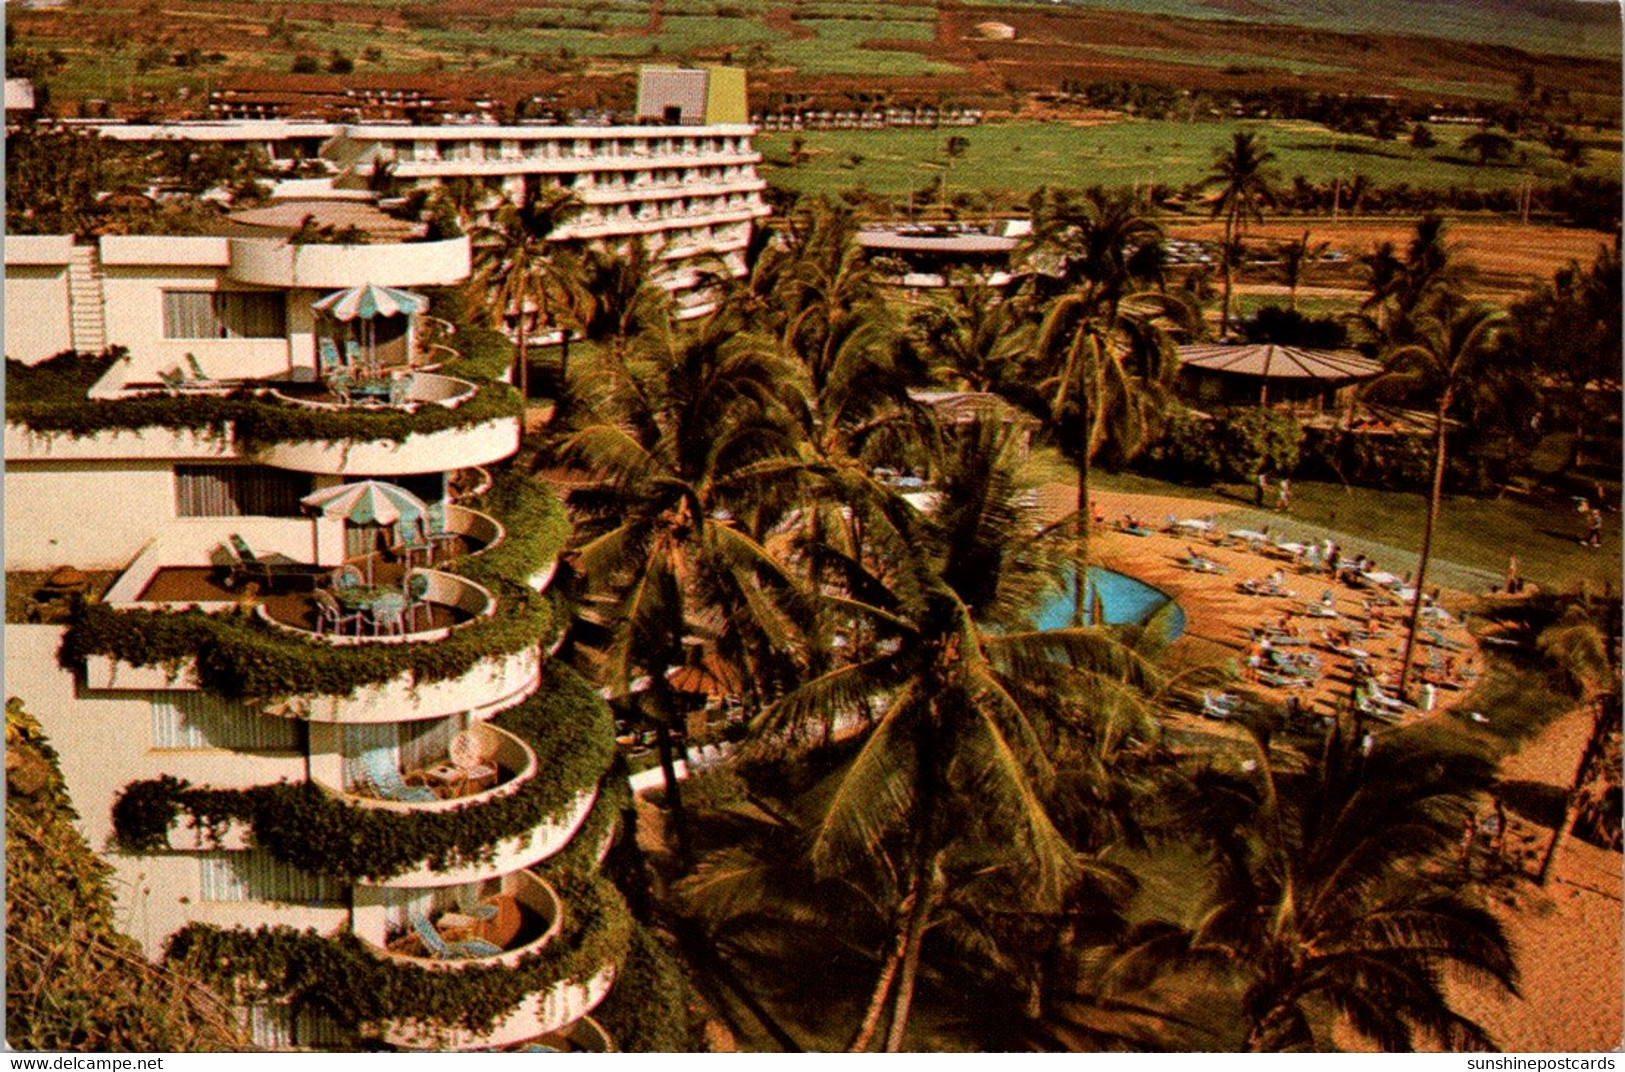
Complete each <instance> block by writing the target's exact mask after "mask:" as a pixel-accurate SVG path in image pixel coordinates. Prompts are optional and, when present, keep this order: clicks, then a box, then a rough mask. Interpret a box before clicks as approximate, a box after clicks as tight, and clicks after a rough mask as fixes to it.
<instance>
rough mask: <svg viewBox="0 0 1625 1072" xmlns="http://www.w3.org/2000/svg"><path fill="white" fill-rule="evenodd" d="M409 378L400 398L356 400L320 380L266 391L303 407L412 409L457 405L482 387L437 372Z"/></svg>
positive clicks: (452, 407) (272, 395)
mask: <svg viewBox="0 0 1625 1072" xmlns="http://www.w3.org/2000/svg"><path fill="white" fill-rule="evenodd" d="M409 375H410V382H409V383H408V384H407V386H406V389H405V391H404V392H402V393H401V394H400V395H399V399H398V400H397V401H372V400H362V401H357V400H355V399H354V398H352V399H351V400H350V401H345V400H343V399H341V398H339V397H338V396H337V395H335V394H333V393H332V392H331V391H330V390H329V389H328V388H327V386H326V385H324V384H321V383H309V384H301V385H299V386H298V387H295V386H293V385H291V384H289V385H283V386H282V387H272V388H269V389H268V390H267V392H266V393H267V394H268V395H269V396H270V397H272V398H274V399H276V400H277V401H278V402H281V403H283V404H285V405H289V406H298V407H299V408H301V409H315V410H329V411H333V410H347V409H397V410H401V411H403V412H407V413H410V412H412V411H414V410H416V409H417V408H418V407H419V406H424V405H435V406H443V407H445V408H446V409H456V408H457V407H458V406H460V405H462V404H463V403H464V402H467V401H468V400H469V399H471V398H473V397H474V395H475V394H476V393H478V391H479V386H478V385H477V384H473V383H470V382H469V381H468V380H460V379H458V378H457V377H455V376H445V375H441V374H440V373H437V372H411V373H409Z"/></svg>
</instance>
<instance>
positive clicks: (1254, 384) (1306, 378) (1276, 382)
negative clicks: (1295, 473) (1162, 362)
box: [1179, 343, 1382, 410]
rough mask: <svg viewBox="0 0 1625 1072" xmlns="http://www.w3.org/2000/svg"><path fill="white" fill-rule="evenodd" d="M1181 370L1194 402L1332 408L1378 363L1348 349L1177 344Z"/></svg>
mask: <svg viewBox="0 0 1625 1072" xmlns="http://www.w3.org/2000/svg"><path fill="white" fill-rule="evenodd" d="M1179 363H1180V372H1181V375H1182V376H1183V378H1184V379H1185V381H1186V383H1187V384H1188V385H1189V386H1190V390H1191V392H1192V395H1193V397H1194V399H1195V401H1196V402H1197V404H1198V405H1201V404H1209V405H1213V404H1219V405H1259V406H1263V405H1271V404H1273V405H1281V406H1290V407H1292V408H1294V409H1307V410H1318V409H1335V408H1337V407H1338V406H1340V405H1342V404H1343V403H1345V402H1346V401H1348V397H1349V392H1350V391H1352V390H1353V388H1354V387H1356V386H1357V385H1358V384H1360V383H1361V382H1363V381H1365V380H1369V379H1370V378H1371V377H1373V376H1375V375H1376V374H1377V373H1379V372H1381V371H1382V366H1381V365H1379V364H1377V363H1376V362H1375V361H1372V360H1371V359H1369V358H1367V357H1363V356H1361V355H1360V354H1357V353H1354V352H1353V351H1350V350H1308V349H1303V348H1301V347H1296V346H1280V345H1276V344H1274V343H1259V344H1255V345H1242V346H1237V345H1223V344H1221V345H1199V346H1181V347H1180V348H1179Z"/></svg>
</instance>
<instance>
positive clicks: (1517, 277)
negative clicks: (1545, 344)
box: [1168, 218, 1608, 300]
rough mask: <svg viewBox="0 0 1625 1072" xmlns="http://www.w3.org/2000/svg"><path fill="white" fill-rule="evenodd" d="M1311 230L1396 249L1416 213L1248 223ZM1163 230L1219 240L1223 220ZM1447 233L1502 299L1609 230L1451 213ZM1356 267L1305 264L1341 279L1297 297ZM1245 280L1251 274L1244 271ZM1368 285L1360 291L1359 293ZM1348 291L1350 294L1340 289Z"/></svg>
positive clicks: (1590, 250)
mask: <svg viewBox="0 0 1625 1072" xmlns="http://www.w3.org/2000/svg"><path fill="white" fill-rule="evenodd" d="M1304 231H1308V232H1309V233H1310V241H1312V242H1330V243H1331V244H1332V245H1333V246H1334V247H1335V248H1337V249H1340V250H1342V251H1343V252H1344V253H1347V254H1348V255H1349V257H1350V258H1358V257H1360V256H1362V255H1364V254H1366V253H1369V252H1371V250H1372V249H1373V248H1375V247H1376V246H1377V244H1378V243H1380V242H1385V241H1386V242H1392V243H1394V246H1395V247H1396V249H1398V250H1399V252H1400V253H1401V254H1403V253H1404V250H1405V246H1406V244H1407V243H1408V242H1409V241H1410V239H1411V236H1412V234H1414V233H1415V226H1414V223H1413V221H1411V220H1406V219H1402V218H1397V219H1396V218H1386V219H1355V220H1346V219H1344V220H1337V221H1336V222H1333V221H1332V220H1330V219H1281V220H1265V222H1264V223H1262V224H1254V225H1253V226H1251V227H1249V228H1248V229H1247V237H1248V239H1249V241H1251V242H1253V243H1255V244H1256V243H1259V242H1264V241H1266V240H1267V241H1274V242H1290V241H1295V240H1296V239H1298V238H1300V237H1301V236H1302V235H1303V232H1304ZM1168 233H1169V235H1170V236H1171V237H1174V238H1196V239H1208V240H1217V239H1218V238H1219V237H1220V236H1221V235H1222V233H1223V226H1222V224H1220V223H1217V222H1209V223H1187V222H1175V223H1172V224H1170V226H1169V228H1168ZM1446 241H1447V243H1448V244H1449V245H1450V246H1451V247H1452V248H1453V249H1454V250H1455V252H1456V255H1457V257H1458V258H1459V259H1460V260H1461V261H1464V262H1465V263H1467V264H1468V265H1470V266H1471V267H1472V269H1473V274H1472V276H1470V278H1469V289H1470V290H1471V291H1472V292H1473V293H1474V294H1475V295H1479V296H1483V297H1489V298H1496V299H1499V300H1507V299H1510V298H1512V297H1515V296H1517V295H1519V294H1522V293H1526V292H1528V291H1530V290H1533V289H1534V288H1535V287H1537V286H1539V285H1541V284H1543V283H1549V282H1551V278H1552V273H1554V272H1556V271H1557V270H1558V269H1560V268H1564V267H1566V266H1567V265H1568V264H1569V262H1570V261H1578V262H1579V263H1580V264H1581V265H1582V266H1583V265H1589V264H1590V263H1591V262H1592V260H1594V259H1595V258H1596V256H1597V250H1598V249H1599V248H1600V247H1602V246H1603V245H1604V244H1605V243H1606V242H1607V241H1608V236H1606V235H1604V234H1602V233H1601V232H1599V231H1586V230H1580V229H1578V228H1572V227H1552V226H1547V225H1545V224H1538V223H1530V224H1519V223H1491V222H1488V221H1483V220H1452V221H1451V222H1450V225H1449V228H1448V229H1447V231H1446ZM1351 271H1353V272H1356V273H1357V269H1355V268H1352V267H1350V266H1343V267H1339V268H1332V267H1330V266H1328V267H1325V268H1312V269H1310V271H1309V273H1308V276H1309V280H1306V283H1307V282H1310V281H1314V280H1320V281H1322V282H1324V281H1325V280H1326V279H1327V278H1330V279H1337V280H1339V286H1338V287H1334V288H1331V289H1328V290H1326V291H1321V290H1319V288H1318V287H1310V286H1307V285H1306V286H1305V287H1301V288H1300V289H1299V291H1298V294H1299V297H1306V296H1309V295H1312V294H1316V293H1325V294H1326V295H1327V296H1328V297H1330V296H1336V295H1339V294H1341V293H1342V291H1344V290H1346V289H1347V287H1348V285H1349V283H1348V279H1349V273H1350V272H1351ZM1248 279H1249V281H1251V279H1252V276H1251V274H1249V276H1248ZM1365 293H1366V292H1365V291H1361V292H1360V296H1362V297H1363V296H1364V294H1365ZM1344 296H1347V295H1344Z"/></svg>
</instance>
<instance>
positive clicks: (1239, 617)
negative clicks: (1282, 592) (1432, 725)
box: [1039, 484, 1482, 736]
mask: <svg viewBox="0 0 1625 1072" xmlns="http://www.w3.org/2000/svg"><path fill="white" fill-rule="evenodd" d="M1074 494H1075V489H1073V488H1072V486H1071V485H1056V484H1052V485H1048V486H1046V487H1044V488H1042V489H1040V492H1039V510H1040V513H1041V515H1042V518H1043V520H1045V521H1046V522H1052V521H1054V520H1057V519H1059V518H1061V517H1064V516H1066V515H1067V514H1068V513H1070V512H1071V511H1072V507H1073V503H1074V501H1075V500H1074V498H1073V496H1074ZM1090 498H1091V502H1092V503H1093V504H1094V506H1095V512H1096V513H1097V515H1099V516H1104V517H1106V518H1108V519H1117V518H1120V517H1122V516H1123V515H1125V514H1130V515H1133V516H1134V517H1136V518H1138V519H1141V520H1144V521H1146V522H1148V523H1150V524H1151V525H1152V526H1154V527H1156V528H1158V529H1160V526H1161V525H1162V523H1163V520H1164V519H1166V518H1167V517H1169V516H1174V517H1181V518H1184V517H1208V516H1213V517H1214V518H1215V521H1216V523H1217V527H1218V528H1221V529H1222V528H1225V527H1226V524H1225V519H1224V515H1225V514H1226V513H1229V512H1231V511H1229V510H1226V508H1225V507H1224V506H1222V505H1219V504H1214V503H1209V502H1197V501H1194V500H1188V499H1174V498H1168V497H1164V496H1150V495H1133V494H1127V493H1120V492H1104V491H1097V492H1091V495H1090ZM1238 527H1244V526H1242V525H1241V523H1240V520H1239V519H1238ZM1187 547H1189V548H1194V549H1195V550H1197V551H1198V552H1200V553H1201V554H1202V555H1203V556H1205V557H1207V558H1210V559H1212V560H1213V561H1215V562H1217V563H1218V564H1219V565H1220V566H1222V567H1224V568H1225V569H1226V570H1227V571H1228V572H1226V573H1222V574H1213V573H1202V572H1198V571H1196V570H1193V569H1190V568H1188V567H1186V566H1184V565H1182V564H1181V560H1182V559H1183V558H1184V557H1185V554H1186V548H1187ZM1089 551H1090V558H1091V560H1092V561H1093V562H1094V563H1095V564H1097V565H1100V566H1104V567H1105V568H1107V569H1111V570H1116V571H1117V572H1119V573H1123V574H1127V575H1128V576H1130V577H1133V578H1135V579H1136V580H1140V581H1144V582H1145V583H1146V584H1149V585H1152V586H1153V587H1155V588H1159V589H1161V590H1162V591H1164V592H1166V593H1167V594H1168V595H1170V596H1172V597H1173V598H1174V599H1175V600H1176V601H1177V602H1178V603H1179V606H1180V609H1181V610H1183V611H1184V613H1185V632H1184V633H1183V634H1182V635H1181V636H1180V638H1179V639H1178V640H1176V641H1174V643H1173V645H1172V647H1171V650H1170V653H1169V665H1170V668H1171V669H1173V670H1174V671H1175V672H1176V673H1178V672H1179V671H1181V670H1188V669H1192V668H1195V667H1198V666H1203V665H1208V666H1213V665H1218V666H1223V665H1225V664H1227V663H1229V664H1231V665H1233V666H1234V668H1235V669H1236V670H1237V671H1238V672H1239V671H1240V670H1241V669H1242V668H1243V667H1244V666H1245V664H1246V653H1247V648H1248V645H1249V642H1250V632H1251V630H1252V629H1254V628H1256V627H1259V626H1263V625H1266V624H1270V623H1277V622H1279V621H1280V620H1281V617H1282V615H1283V614H1290V621H1291V622H1292V623H1293V625H1294V626H1295V627H1296V628H1297V629H1298V631H1299V633H1300V634H1301V635H1303V636H1306V637H1311V638H1317V637H1318V634H1319V631H1320V629H1322V628H1325V627H1336V626H1343V627H1346V626H1347V625H1349V624H1351V621H1350V620H1351V619H1352V620H1354V621H1360V620H1363V619H1364V616H1365V614H1364V607H1365V604H1366V601H1368V600H1372V601H1373V602H1375V601H1374V600H1373V597H1372V593H1371V591H1370V590H1369V589H1357V588H1353V587H1350V586H1348V585H1344V584H1340V583H1338V582H1336V581H1334V580H1332V579H1331V577H1330V576H1329V575H1328V574H1327V573H1326V572H1325V570H1315V571H1311V570H1309V569H1307V568H1306V567H1299V566H1295V565H1293V564H1292V563H1291V562H1290V561H1289V560H1288V559H1287V558H1285V557H1283V556H1277V555H1271V554H1267V553H1257V552H1254V551H1252V550H1249V549H1246V548H1244V547H1237V546H1232V545H1216V544H1215V543H1214V542H1213V541H1211V540H1208V539H1206V538H1203V537H1200V536H1197V535H1194V534H1186V533H1178V534H1172V535H1170V534H1166V533H1163V532H1161V531H1154V532H1153V533H1152V534H1151V535H1148V536H1136V535H1132V534H1129V533H1124V532H1118V531H1116V530H1114V529H1112V528H1110V527H1109V526H1107V527H1099V526H1097V527H1095V528H1094V529H1093V530H1092V531H1091V534H1090V540H1089ZM1276 570H1280V571H1281V573H1282V574H1283V575H1284V577H1285V588H1286V589H1287V590H1288V591H1291V592H1294V593H1295V596H1296V598H1283V597H1271V596H1255V595H1250V594H1248V593H1245V592H1243V591H1241V589H1240V582H1242V581H1245V580H1259V581H1261V580H1263V579H1264V578H1265V577H1267V576H1269V575H1270V574H1271V573H1272V572H1274V571H1276ZM1328 590H1329V591H1330V592H1331V593H1332V599H1333V605H1334V607H1335V609H1336V610H1337V611H1338V612H1339V613H1340V614H1341V615H1343V616H1344V617H1343V618H1341V619H1337V620H1332V619H1316V618H1310V617H1306V616H1304V615H1303V614H1302V613H1301V611H1302V610H1303V609H1304V607H1305V606H1306V605H1307V604H1309V603H1313V602H1316V601H1318V600H1319V599H1320V597H1321V594H1322V593H1323V592H1326V591H1328ZM1473 602H1474V597H1473V596H1471V595H1468V594H1466V593H1462V592H1455V591H1452V590H1450V589H1444V590H1443V591H1442V593H1441V596H1440V603H1441V605H1443V606H1444V608H1445V609H1446V610H1448V611H1449V612H1450V613H1451V616H1452V617H1453V618H1454V619H1456V620H1455V621H1453V622H1452V623H1450V624H1448V625H1445V626H1444V627H1442V628H1441V629H1440V632H1442V633H1443V634H1444V635H1445V636H1447V637H1448V638H1450V639H1451V640H1455V641H1458V642H1460V643H1463V644H1466V645H1468V650H1467V651H1464V652H1460V653H1457V654H1456V655H1455V658H1456V660H1457V662H1458V663H1459V664H1461V665H1463V666H1471V667H1473V668H1474V669H1475V670H1481V669H1482V662H1481V660H1480V659H1479V658H1478V657H1477V645H1476V643H1475V641H1474V640H1473V638H1472V636H1471V635H1470V634H1469V633H1468V631H1467V630H1466V628H1465V627H1463V626H1462V625H1461V624H1460V612H1461V611H1462V610H1464V609H1466V608H1468V607H1470V606H1471V605H1472V603H1473ZM1406 610H1408V607H1407V608H1403V609H1402V608H1398V607H1392V608H1384V609H1383V610H1382V611H1381V612H1380V613H1381V618H1382V620H1383V621H1384V622H1385V624H1386V626H1387V629H1388V635H1387V636H1385V637H1381V638H1378V639H1375V640H1368V641H1361V642H1360V645H1361V647H1362V648H1363V649H1364V650H1366V651H1367V652H1369V653H1370V654H1371V655H1372V656H1373V658H1372V660H1371V664H1372V665H1373V666H1374V667H1375V668H1376V669H1377V670H1378V672H1379V673H1390V674H1397V673H1398V670H1399V663H1400V656H1401V654H1402V652H1403V649H1404V643H1405V631H1404V627H1403V625H1404V620H1405V619H1404V617H1403V615H1404V613H1405V611H1406ZM1312 650H1313V651H1314V652H1315V654H1316V655H1318V656H1319V657H1320V659H1321V662H1322V665H1323V666H1324V668H1325V669H1324V672H1323V673H1322V675H1321V677H1320V679H1319V681H1318V683H1317V684H1316V685H1315V686H1314V687H1312V688H1305V689H1297V690H1286V689H1279V688H1273V687H1271V686H1268V685H1265V684H1263V683H1261V682H1253V681H1246V680H1242V679H1239V678H1238V680H1236V681H1235V682H1233V683H1231V684H1230V685H1229V686H1227V689H1228V691H1231V692H1239V693H1242V694H1244V695H1246V696H1248V697H1251V698H1253V699H1255V700H1257V701H1258V702H1261V703H1263V704H1266V705H1276V706H1278V705H1281V704H1284V703H1285V701H1286V698H1287V696H1288V695H1289V694H1290V692H1292V691H1295V692H1297V694H1298V697H1299V699H1300V701H1301V702H1302V704H1303V707H1304V710H1305V711H1306V712H1309V713H1312V714H1318V715H1332V714H1335V713H1336V712H1337V711H1339V710H1340V709H1342V708H1343V707H1344V706H1345V705H1346V704H1347V703H1348V702H1349V698H1350V697H1351V695H1352V693H1353V689H1354V683H1355V679H1354V673H1353V660H1352V659H1351V658H1349V657H1346V656H1342V655H1337V654H1335V653H1333V652H1331V651H1330V650H1328V649H1327V648H1326V647H1325V646H1324V645H1322V644H1320V643H1318V642H1317V643H1316V644H1315V645H1314V646H1313V649H1312ZM1434 650H1435V649H1433V648H1432V647H1429V646H1425V645H1422V644H1418V646H1417V649H1416V651H1415V652H1414V653H1413V656H1412V657H1413V659H1420V660H1422V665H1423V666H1425V665H1426V659H1427V658H1428V657H1429V656H1430V655H1431V653H1432V652H1433V651H1434ZM1468 691H1469V690H1467V689H1461V690H1450V689H1443V688H1441V689H1439V690H1438V694H1437V697H1438V698H1437V704H1436V707H1435V713H1438V712H1442V711H1444V710H1446V709H1448V708H1449V707H1450V706H1451V705H1452V704H1453V703H1456V702H1459V701H1460V700H1461V699H1464V698H1465V697H1466V696H1467V694H1468ZM1424 716H1425V713H1424V712H1421V711H1416V712H1414V713H1411V714H1410V715H1408V716H1407V717H1406V718H1405V719H1403V721H1414V720H1415V719H1419V718H1422V717H1424ZM1176 724H1177V725H1179V728H1182V729H1185V730H1190V731H1200V732H1204V733H1207V732H1211V731H1212V730H1214V729H1217V728H1218V725H1219V724H1216V723H1214V722H1212V721H1209V720H1206V719H1202V718H1200V717H1197V716H1195V715H1192V716H1190V717H1189V718H1188V719H1187V718H1186V717H1184V716H1180V717H1179V718H1178V719H1177V723H1176ZM1223 735H1224V736H1230V734H1229V733H1225V734H1223Z"/></svg>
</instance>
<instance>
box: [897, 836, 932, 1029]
mask: <svg viewBox="0 0 1625 1072" xmlns="http://www.w3.org/2000/svg"><path fill="white" fill-rule="evenodd" d="M927 825H932V824H929V823H928V824H927ZM922 848H923V846H922ZM936 869H937V854H936V853H935V852H923V851H922V852H921V853H920V861H919V863H918V864H917V865H916V866H915V872H914V909H913V911H911V912H910V913H909V914H908V928H907V930H906V932H905V939H904V945H903V964H902V975H901V977H900V978H899V979H898V981H897V999H896V1001H895V1002H894V1003H893V1005H892V1015H891V1029H890V1030H889V1031H888V1032H887V1034H886V1052H887V1053H901V1052H902V1050H903V1036H904V1035H906V1034H907V1033H908V1017H909V1012H910V1010H911V1009H912V1007H913V1004H914V984H915V982H916V981H917V980H918V979H919V975H920V948H921V946H923V945H924V944H925V926H926V923H927V922H929V920H930V918H931V912H932V910H933V909H935V908H936V905H937V881H936Z"/></svg>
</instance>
